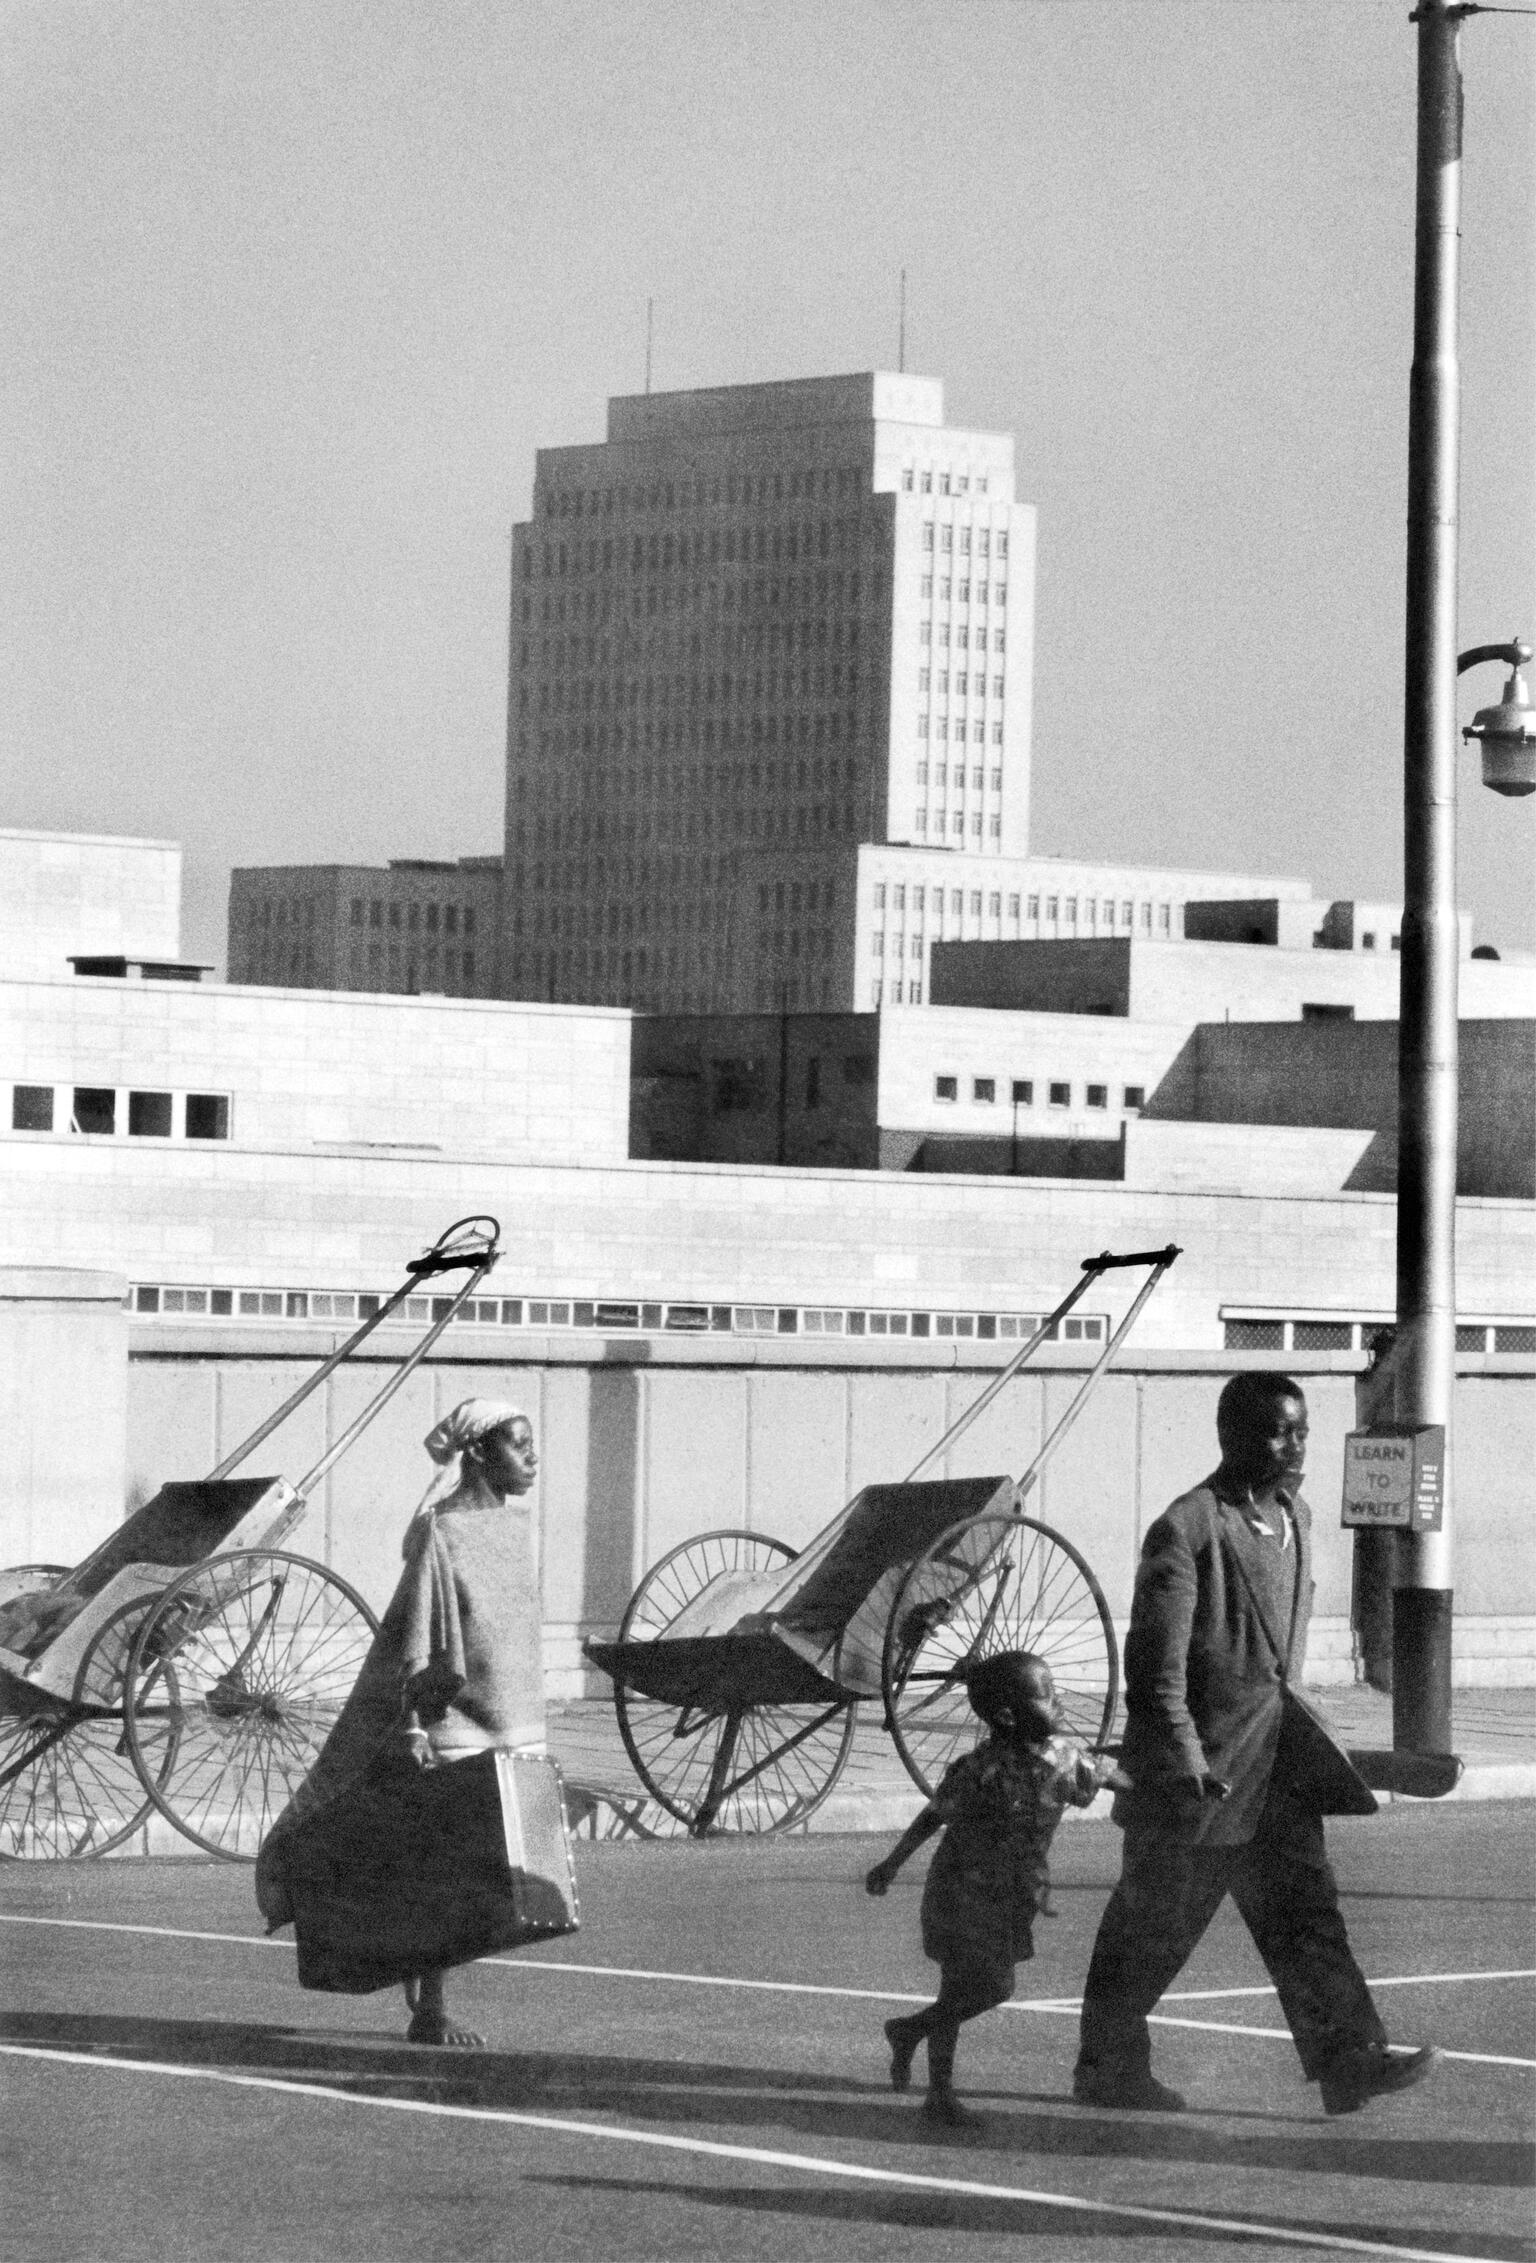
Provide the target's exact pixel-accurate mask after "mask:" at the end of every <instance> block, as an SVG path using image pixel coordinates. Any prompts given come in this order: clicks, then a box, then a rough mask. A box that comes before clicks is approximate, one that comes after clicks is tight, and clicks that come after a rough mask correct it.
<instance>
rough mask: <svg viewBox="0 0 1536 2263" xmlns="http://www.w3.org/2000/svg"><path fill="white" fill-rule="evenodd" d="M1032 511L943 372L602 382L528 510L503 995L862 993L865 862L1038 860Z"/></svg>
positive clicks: (627, 998) (805, 1001) (1005, 456)
mask: <svg viewBox="0 0 1536 2263" xmlns="http://www.w3.org/2000/svg"><path fill="white" fill-rule="evenodd" d="M1033 613H1034V513H1033V511H1032V510H1031V509H1029V508H1028V507H1027V506H1025V505H1021V504H1019V503H1018V502H1016V501H1015V499H1014V481H1013V442H1012V439H1011V438H1010V437H1009V436H1008V435H1006V434H1000V433H985V432H963V431H956V430H951V429H950V428H948V427H947V426H946V425H945V424H944V421H943V392H942V387H941V386H940V384H939V383H938V382H937V381H936V380H935V379H932V378H924V377H909V376H895V375H890V374H865V375H861V376H852V377H833V378H817V379H805V380H796V381H792V382H789V383H783V384H773V385H745V386H732V387H727V388H722V389H720V390H715V391H707V392H697V393H669V394H649V395H642V396H638V397H632V398H627V399H620V400H615V401H611V402H610V403H609V410H608V437H607V439H606V441H604V442H601V443H597V444H594V445H592V446H586V447H570V448H551V449H542V450H540V452H539V457H538V468H537V473H536V477H535V484H534V498H533V516H532V518H531V520H530V521H529V522H528V523H527V524H526V525H523V526H519V527H518V528H516V529H515V531H514V535H513V551H512V655H511V657H512V666H511V698H510V720H509V745H508V794H507V842H506V848H507V865H508V871H509V876H510V882H511V884H510V886H509V890H508V910H509V913H510V918H511V926H512V933H511V934H510V935H509V937H508V938H507V953H506V961H505V966H504V973H505V975H506V978H507V987H508V989H509V991H510V993H511V994H512V995H517V996H527V997H544V998H558V999H583V998H590V999H594V1000H601V1001H608V1002H613V1003H624V1004H633V1005H636V1006H641V1007H681V1008H683V1009H685V1010H686V1009H693V1010H703V1009H705V1008H715V1009H719V1008H727V1007H731V1006H738V1007H743V1008H746V1007H753V1006H774V1005H778V1004H781V1003H785V1002H787V1003H788V1004H790V1005H800V1006H807V1007H808V1006H828V1005H831V1006H848V1005H850V1004H853V1003H854V1002H856V999H857V1002H858V1003H860V1004H863V1003H866V1002H867V1000H866V999H865V997H864V996H863V995H862V987H861V985H860V984H859V981H858V969H857V968H856V964H855V940H856V937H855V930H856V914H857V909H858V895H859V886H858V867H859V850H860V847H861V845H862V844H868V843H885V842H901V843H906V844H909V845H911V846H912V847H914V848H917V849H930V850H936V849H938V848H940V847H942V849H943V850H944V851H945V852H946V855H949V854H953V855H955V856H957V857H960V858H963V859H964V860H965V861H966V862H971V861H972V860H977V861H978V862H979V863H980V864H981V865H984V866H986V867H988V868H989V869H995V866H996V860H998V859H1000V858H1007V857H1013V858H1019V857H1023V856H1025V855H1026V853H1027V850H1028V838H1029V703H1030V679H1031V641H1032V634H1033Z"/></svg>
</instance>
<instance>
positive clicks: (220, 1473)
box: [208, 1216, 501, 1484]
mask: <svg viewBox="0 0 1536 2263" xmlns="http://www.w3.org/2000/svg"><path fill="white" fill-rule="evenodd" d="M481 1225H484V1226H489V1227H490V1228H491V1229H492V1231H491V1235H490V1242H489V1256H488V1257H487V1252H486V1250H484V1249H482V1250H480V1251H478V1252H474V1253H471V1252H470V1251H464V1252H463V1253H462V1254H458V1255H455V1254H453V1253H451V1252H449V1251H445V1250H444V1248H443V1244H444V1243H445V1242H446V1241H447V1240H448V1239H449V1236H450V1235H452V1234H456V1233H457V1232H458V1231H459V1228H460V1227H461V1226H481ZM500 1235H501V1225H500V1222H499V1221H498V1220H497V1219H495V1218H492V1217H490V1216H479V1217H474V1218H456V1219H455V1220H454V1222H453V1224H452V1225H451V1226H449V1227H447V1228H446V1230H445V1231H444V1232H442V1233H440V1234H439V1235H438V1237H437V1239H436V1241H435V1242H434V1243H433V1244H432V1247H431V1248H430V1249H429V1250H427V1251H426V1252H425V1253H424V1254H423V1255H422V1256H420V1257H418V1258H415V1259H413V1260H412V1262H411V1263H410V1264H408V1265H407V1266H406V1269H405V1271H406V1278H405V1280H404V1281H402V1283H401V1284H400V1286H399V1288H398V1289H396V1291H395V1293H394V1295H393V1296H391V1297H388V1298H386V1300H385V1301H384V1303H383V1304H381V1305H380V1306H379V1309H378V1311H377V1312H371V1313H370V1314H369V1315H368V1318H367V1319H366V1320H365V1321H364V1322H363V1323H362V1326H361V1327H359V1328H354V1329H353V1331H352V1333H351V1335H350V1336H349V1337H348V1338H347V1340H346V1342H345V1343H344V1344H343V1345H342V1346H341V1349H340V1350H339V1351H334V1352H332V1354H331V1356H330V1358H329V1359H327V1360H325V1361H324V1362H322V1364H321V1365H320V1366H319V1367H318V1368H317V1369H316V1370H315V1372H314V1374H313V1375H307V1376H306V1377H305V1378H304V1381H303V1382H302V1383H301V1384H300V1385H299V1387H298V1389H297V1390H296V1391H295V1392H294V1393H293V1396H292V1397H291V1398H287V1399H284V1401H283V1403H282V1405H281V1406H280V1407H279V1408H278V1410H277V1412H276V1413H275V1414H269V1415H268V1416H267V1419H266V1421H265V1422H262V1423H258V1425H257V1427H256V1428H255V1429H254V1430H253V1431H252V1432H251V1434H250V1436H249V1437H248V1438H242V1439H241V1441H240V1443H239V1445H238V1446H236V1447H235V1449H234V1451H233V1452H232V1453H228V1454H226V1455H225V1456H224V1459H223V1460H222V1461H221V1462H220V1463H219V1466H218V1468H217V1469H211V1470H210V1471H209V1472H208V1481H209V1483H210V1484H211V1483H213V1482H214V1481H215V1480H216V1479H218V1478H221V1477H228V1475H229V1473H230V1471H231V1470H232V1469H238V1468H239V1466H240V1464H241V1463H242V1462H243V1461H246V1460H248V1459H249V1458H250V1456H251V1455H252V1454H253V1453H254V1452H255V1451H256V1448H257V1447H258V1446H259V1445H260V1444H261V1442H262V1440H263V1438H270V1437H271V1435H272V1433H273V1431H274V1430H276V1429H277V1427H278V1425H279V1424H280V1423H283V1422H286V1421H287V1419H288V1417H289V1415H290V1414H292V1412H293V1410H294V1408H295V1407H297V1406H302V1405H303V1403H304V1401H305V1400H306V1399H307V1398H308V1397H309V1395H310V1393H311V1392H312V1391H317V1390H318V1389H319V1388H320V1385H321V1384H322V1383H323V1382H324V1381H325V1379H326V1377H327V1376H328V1375H333V1374H334V1373H335V1372H336V1369H337V1368H338V1367H340V1365H341V1363H342V1361H343V1360H345V1359H350V1358H351V1356H352V1354H353V1352H355V1351H356V1349H357V1347H358V1345H359V1344H360V1343H362V1342H363V1341H364V1339H365V1338H366V1337H368V1336H371V1335H372V1334H373V1331H374V1329H375V1328H377V1327H380V1326H381V1325H382V1324H383V1322H384V1321H386V1320H387V1319H388V1318H389V1316H390V1314H391V1313H392V1312H395V1311H398V1309H399V1307H400V1306H401V1305H402V1304H403V1303H404V1302H405V1300H406V1298H407V1297H408V1296H414V1295H415V1294H416V1293H417V1287H418V1284H419V1282H420V1280H421V1278H422V1276H423V1275H424V1274H427V1273H445V1272H448V1271H449V1270H450V1269H452V1268H453V1267H456V1266H459V1265H473V1266H474V1267H475V1268H476V1272H475V1279H474V1282H471V1283H469V1284H467V1285H466V1287H465V1288H464V1290H463V1291H462V1293H461V1294H460V1296H459V1297H458V1299H457V1300H456V1303H455V1308H454V1309H455V1310H457V1308H458V1305H459V1304H462V1303H463V1301H464V1297H466V1296H467V1295H468V1294H469V1290H470V1288H471V1287H473V1286H474V1285H475V1284H476V1283H478V1282H479V1281H480V1280H481V1279H482V1278H483V1276H484V1275H485V1274H486V1273H487V1272H489V1270H490V1268H491V1266H492V1265H494V1264H495V1262H496V1258H497V1255H498V1254H499V1253H498V1251H497V1248H496V1244H497V1242H498V1240H499V1239H500ZM449 1317H450V1318H451V1317H452V1315H451V1314H450V1315H449ZM439 1334H441V1329H438V1330H435V1331H434V1334H433V1336H432V1337H430V1338H429V1339H428V1341H429V1342H435V1341H436V1337H437V1335H439ZM422 1348H423V1349H425V1348H426V1347H425V1346H423V1347H422ZM417 1356H418V1358H419V1356H420V1354H418V1355H417ZM412 1364H413V1365H414V1364H415V1362H414V1361H413V1362H412ZM349 1442H350V1441H349Z"/></svg>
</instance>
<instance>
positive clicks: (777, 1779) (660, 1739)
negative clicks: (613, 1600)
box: [613, 1532, 854, 1838]
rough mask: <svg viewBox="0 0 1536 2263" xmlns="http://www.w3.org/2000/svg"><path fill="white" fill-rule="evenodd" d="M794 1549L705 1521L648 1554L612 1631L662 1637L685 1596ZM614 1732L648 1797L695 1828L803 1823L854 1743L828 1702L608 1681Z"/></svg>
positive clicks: (845, 1715)
mask: <svg viewBox="0 0 1536 2263" xmlns="http://www.w3.org/2000/svg"><path fill="white" fill-rule="evenodd" d="M797 1553H798V1551H797V1550H795V1549H793V1548H790V1547H787V1546H786V1545H785V1543H784V1542H783V1541H782V1540H769V1539H767V1538H765V1537H764V1535H763V1534H762V1533H758V1532H705V1533H701V1534H700V1535H699V1537H698V1538H697V1539H696V1540H688V1541H685V1542H684V1543H683V1545H682V1546H681V1547H680V1548H674V1549H673V1550H672V1552H671V1554H670V1555H668V1556H663V1557H662V1559H661V1561H660V1563H658V1564H653V1565H652V1567H651V1569H650V1570H649V1571H648V1572H647V1573H646V1575H645V1577H644V1579H643V1580H642V1581H641V1582H640V1585H639V1586H638V1587H637V1588H636V1590H635V1592H634V1594H633V1596H632V1597H631V1599H630V1604H629V1609H628V1610H627V1611H626V1612H625V1614H624V1619H623V1623H622V1625H621V1626H620V1628H619V1633H618V1640H619V1642H620V1643H625V1642H653V1641H658V1640H660V1639H661V1638H663V1637H664V1636H665V1635H666V1633H667V1631H668V1629H669V1628H670V1627H671V1626H672V1625H673V1624H674V1622H675V1621H676V1620H677V1619H678V1618H679V1617H680V1616H681V1614H682V1613H683V1611H684V1610H686V1608H687V1606H688V1605H689V1604H690V1603H692V1602H693V1601H694V1600H695V1599H696V1598H697V1597H698V1596H700V1595H702V1594H703V1592H704V1590H705V1589H706V1588H707V1587H710V1586H712V1585H713V1584H714V1582H715V1581H716V1580H718V1579H720V1578H722V1577H723V1576H724V1575H725V1574H726V1573H729V1572H757V1571H770V1570H772V1569H773V1567H774V1566H775V1565H778V1564H790V1563H793V1562H794V1560H795V1556H796V1554H797ZM613 1695H614V1705H615V1708H616V1710H617V1712H618V1717H619V1734H620V1735H621V1736H622V1737H623V1739H624V1744H625V1747H626V1749H627V1751H628V1753H629V1757H630V1759H631V1760H632V1761H633V1762H634V1764H635V1772H636V1774H637V1775H638V1776H639V1778H640V1781H641V1782H642V1783H643V1784H644V1786H645V1788H646V1790H647V1791H648V1792H649V1793H650V1794H651V1797H652V1798H653V1799H654V1800H655V1801H656V1802H657V1804H658V1805H659V1806H660V1807H661V1808H662V1809H663V1810H664V1811H665V1813H666V1814H667V1815H669V1816H672V1817H673V1818H675V1820H676V1821H677V1822H679V1823H681V1824H682V1825H683V1827H684V1829H685V1830H686V1831H687V1832H688V1833H689V1834H690V1836H692V1837H694V1838H703V1837H705V1836H706V1835H707V1834H709V1833H711V1832H728V1831H740V1832H768V1831H784V1830H788V1829H789V1828H790V1827H791V1826H792V1825H794V1824H796V1823H802V1822H804V1821H805V1819H806V1817H807V1816H809V1815H810V1814H811V1813H812V1812H813V1811H814V1810H815V1809H816V1808H818V1807H819V1806H820V1805H821V1803H822V1801H823V1800H824V1799H825V1798H826V1796H827V1794H828V1792H829V1791H830V1790H831V1789H832V1786H833V1784H834V1783H835V1782H836V1781H837V1778H838V1775H839V1773H840V1772H841V1770H842V1766H843V1762H844V1761H845V1760H846V1759H847V1757H848V1747H849V1746H850V1745H851V1744H852V1742H853V1730H854V1712H853V1708H852V1706H851V1705H848V1704H846V1703H845V1702H844V1701H843V1700H841V1699H839V1700H837V1701H836V1702H835V1703H832V1704H817V1703H814V1702H813V1703H811V1704H806V1705H752V1706H747V1707H743V1708H742V1709H741V1710H739V1711H729V1710H724V1709H722V1710H720V1711H712V1710H709V1709H708V1708H707V1707H705V1706H686V1707H684V1708H683V1709H682V1710H681V1711H680V1710H679V1708H678V1707H677V1705H676V1704H667V1703H663V1702H662V1701H661V1700H660V1699H657V1698H651V1697H645V1696H643V1695H642V1694H641V1693H640V1691H638V1690H636V1689H632V1688H630V1687H628V1686H627V1685H626V1684H625V1683H624V1682H622V1681H616V1682H615V1684H614V1693H613Z"/></svg>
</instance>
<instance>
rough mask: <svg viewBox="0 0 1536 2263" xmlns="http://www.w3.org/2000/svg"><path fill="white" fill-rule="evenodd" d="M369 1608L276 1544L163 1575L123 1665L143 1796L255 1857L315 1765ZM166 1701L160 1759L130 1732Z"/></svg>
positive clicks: (235, 1858) (368, 1632)
mask: <svg viewBox="0 0 1536 2263" xmlns="http://www.w3.org/2000/svg"><path fill="white" fill-rule="evenodd" d="M378 1631H379V1623H378V1620H377V1619H376V1618H375V1617H374V1615H373V1613H372V1611H370V1610H369V1608H368V1605H367V1604H366V1603H365V1602H364V1601H363V1598H362V1597H361V1595H359V1594H358V1592H357V1590H356V1588H354V1587H351V1586H349V1585H348V1583H347V1581H346V1580H344V1579H342V1578H341V1577H340V1576H339V1575H338V1574H337V1573H335V1572H333V1571H328V1570H327V1569H326V1568H325V1566H324V1565H323V1564H317V1563H313V1562H312V1561H311V1560H310V1559H309V1558H308V1557H307V1556H294V1555H290V1554H289V1553H288V1552H287V1551H286V1550H285V1549H277V1548H270V1549H249V1550H242V1551H239V1552H237V1553H235V1554H231V1555H227V1556H210V1557H209V1558H208V1560H207V1561H206V1562H205V1563H201V1564H195V1565H193V1566H192V1568H191V1569H190V1570H189V1571H185V1572H183V1573H182V1574H181V1575H180V1577H179V1578H177V1579H174V1580H173V1581H172V1582H171V1584H170V1586H169V1587H167V1588H166V1589H165V1591H164V1593H163V1594H162V1595H161V1596H160V1598H159V1600H158V1601H157V1602H156V1603H155V1606H154V1608H153V1610H151V1611H150V1612H149V1614H148V1615H147V1617H146V1618H145V1620H144V1623H143V1625H142V1626H141V1627H140V1629H139V1633H138V1639H137V1641H136V1642H135V1643H134V1646H133V1655H132V1657H131V1659H130V1660H129V1665H128V1694H129V1704H128V1709H127V1715H126V1719H127V1728H128V1744H129V1749H130V1750H131V1752H132V1754H133V1758H134V1762H135V1764H136V1765H137V1767H138V1770H139V1774H140V1777H141V1778H142V1780H143V1783H144V1787H145V1789H146V1790H147V1791H148V1793H149V1795H150V1798H151V1799H152V1800H153V1802H154V1804H155V1806H156V1807H157V1808H158V1809H159V1810H160V1812H161V1814H162V1815H164V1816H165V1817H166V1818H167V1820H168V1821H169V1822H172V1823H174V1824H175V1826H176V1828H177V1830H178V1831H180V1832H181V1834H182V1836H183V1837H184V1838H188V1839H190V1840H191V1841H192V1842H193V1844H194V1845H195V1846H200V1847H202V1848H204V1849H205V1850H206V1851H207V1852H208V1853H209V1854H217V1855H222V1856H223V1857H224V1859H225V1860H226V1861H228V1862H254V1861H255V1859H256V1853H257V1849H258V1848H259V1847H260V1845H261V1842H262V1840H263V1839H264V1838H265V1836H266V1834H267V1832H268V1831H269V1830H270V1829H271V1827H272V1825H273V1823H274V1822H275V1821H276V1820H277V1817H278V1815H279V1814H280V1813H281V1812H282V1810H283V1808H285V1807H286V1806H287V1804H288V1801H289V1800H290V1799H291V1798H292V1796H293V1794H294V1792H295V1791H296V1790H297V1789H298V1787H299V1785H300V1784H301V1783H302V1782H303V1780H304V1778H305V1777H306V1776H307V1775H308V1773H309V1771H310V1769H311V1767H312V1766H313V1765H314V1761H315V1759H316V1756H317V1755H318V1753H319V1750H320V1747H321V1745H322V1744H324V1742H325V1740H326V1738H327V1737H328V1736H329V1734H330V1732H331V1730H332V1728H333V1727H334V1725H335V1722H336V1718H337V1716H338V1714H339V1713H340V1712H341V1709H342V1706H343V1705H344V1704H345V1703H346V1701H347V1698H348V1697H349V1696H350V1695H351V1692H352V1688H353V1685H354V1684H355V1682H356V1680H357V1677H358V1674H359V1673H360V1672H361V1670H362V1665H363V1660H364V1659H365V1658H366V1657H367V1655H368V1651H369V1649H370V1647H371V1645H372V1642H373V1638H374V1636H375V1635H376V1634H377V1633H378ZM141 1705H142V1706H143V1707H144V1708H145V1717H146V1719H153V1718H155V1717H156V1716H157V1714H158V1712H159V1710H160V1709H161V1707H162V1706H168V1711H169V1717H170V1720H171V1722H172V1725H173V1729H174V1738H173V1748H172V1752H171V1756H170V1761H169V1764H168V1765H166V1766H164V1767H160V1768H157V1764H156V1755H155V1752H154V1749H153V1747H152V1746H151V1744H150V1742H149V1740H148V1739H147V1738H146V1737H145V1736H144V1735H143V1734H142V1733H141V1729H140V1725H139V1709H140V1707H141Z"/></svg>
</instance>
